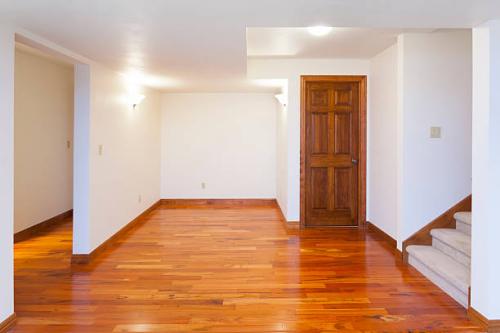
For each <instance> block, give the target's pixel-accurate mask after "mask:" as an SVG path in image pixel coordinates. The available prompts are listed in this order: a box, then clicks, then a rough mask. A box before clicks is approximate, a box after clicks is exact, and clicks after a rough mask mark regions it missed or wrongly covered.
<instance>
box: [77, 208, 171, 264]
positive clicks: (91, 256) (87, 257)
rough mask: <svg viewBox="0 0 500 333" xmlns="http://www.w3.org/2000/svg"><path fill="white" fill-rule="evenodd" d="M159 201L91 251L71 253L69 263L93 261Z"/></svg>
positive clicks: (139, 221) (135, 224) (136, 223)
mask: <svg viewBox="0 0 500 333" xmlns="http://www.w3.org/2000/svg"><path fill="white" fill-rule="evenodd" d="M160 203H161V200H158V201H157V202H155V203H154V204H153V205H152V206H151V207H149V208H148V209H146V210H145V211H144V212H142V213H141V214H140V215H139V216H137V217H136V218H135V219H133V220H132V221H130V222H129V223H127V224H126V225H125V226H124V227H123V228H121V229H120V230H118V231H117V232H116V233H115V234H114V235H113V236H111V237H110V238H108V239H107V240H106V241H104V242H103V243H102V244H101V245H99V246H98V247H97V248H95V249H94V250H93V251H92V252H90V253H88V254H73V255H72V256H71V264H74V265H86V264H89V263H90V262H91V261H93V260H94V259H95V258H96V257H97V256H99V255H100V254H101V253H102V252H104V250H106V249H107V248H108V247H109V246H110V245H112V244H113V243H114V242H116V240H117V239H118V238H120V237H122V236H123V235H125V234H126V233H127V232H128V231H129V230H130V229H131V228H133V227H135V226H137V225H138V224H140V223H141V222H143V221H144V219H143V218H144V217H145V216H146V215H148V214H149V213H151V212H152V211H153V210H154V209H156V208H157V207H158V206H159V205H160Z"/></svg>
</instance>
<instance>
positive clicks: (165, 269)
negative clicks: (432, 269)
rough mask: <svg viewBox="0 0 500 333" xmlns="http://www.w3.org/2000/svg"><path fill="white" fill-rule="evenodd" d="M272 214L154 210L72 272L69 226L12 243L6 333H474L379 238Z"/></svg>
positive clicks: (456, 309)
mask: <svg viewBox="0 0 500 333" xmlns="http://www.w3.org/2000/svg"><path fill="white" fill-rule="evenodd" d="M279 216H280V215H279V212H278V210H277V209H276V208H274V207H246V208H243V207H242V208H228V209H216V208H184V209H171V208H166V207H160V208H158V209H156V210H155V211H153V212H152V213H151V214H150V215H149V216H148V217H147V218H145V219H144V223H142V224H141V225H139V226H137V227H136V228H134V229H133V230H131V232H130V233H128V234H127V235H125V236H124V237H123V238H121V239H120V240H119V242H118V243H117V244H116V245H115V246H112V247H110V248H109V249H108V250H106V252H105V253H104V254H103V255H102V256H100V257H99V258H98V259H97V260H96V261H95V262H94V263H93V264H90V265H88V266H83V268H81V269H78V270H75V269H73V270H72V268H71V266H70V255H71V224H70V223H68V224H66V225H63V226H60V227H58V228H57V229H55V230H52V231H51V232H49V233H47V234H45V235H41V236H39V237H37V238H34V239H31V240H28V241H24V242H21V243H18V244H16V245H15V310H16V312H17V315H18V322H17V325H16V326H15V327H14V328H13V329H12V330H11V332H49V333H58V332H92V333H100V332H169V333H170V332H228V333H234V332H260V333H262V332H424V331H425V332H427V331H441V332H443V331H446V332H451V331H454V332H458V331H461V332H465V331H478V329H477V328H476V327H474V326H473V325H472V324H471V323H470V322H469V321H468V320H467V317H466V312H465V310H464V309H463V308H461V307H460V306H459V305H458V304H457V303H456V302H455V301H454V300H452V299H451V298H450V297H448V296H447V295H445V294H444V293H443V292H442V291H440V290H439V289H438V288H437V287H435V286H434V285H433V284H431V283H430V282H429V281H427V280H426V279H425V278H424V277H423V276H421V275H420V274H419V273H418V272H417V271H415V270H414V269H412V268H409V267H407V266H405V265H404V264H403V263H402V262H401V260H400V259H399V258H398V257H396V256H395V255H394V254H393V253H392V252H391V249H390V248H388V247H387V245H386V244H385V243H384V242H383V241H382V240H381V239H377V238H376V235H374V234H364V233H363V232H360V231H358V230H356V229H308V230H305V231H298V230H287V229H286V228H285V227H284V225H283V223H282V222H281V221H280V218H279Z"/></svg>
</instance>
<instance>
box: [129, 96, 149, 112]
mask: <svg viewBox="0 0 500 333" xmlns="http://www.w3.org/2000/svg"><path fill="white" fill-rule="evenodd" d="M144 98H146V96H144V95H136V96H132V97H131V98H130V102H131V104H132V108H133V109H134V110H135V108H136V107H137V105H139V104H141V102H142V101H143V100H144Z"/></svg>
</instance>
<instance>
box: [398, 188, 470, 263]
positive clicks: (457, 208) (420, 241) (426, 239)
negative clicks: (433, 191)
mask: <svg viewBox="0 0 500 333" xmlns="http://www.w3.org/2000/svg"><path fill="white" fill-rule="evenodd" d="M471 208H472V196H471V195H469V196H467V197H466V198H464V199H462V200H461V201H459V202H458V203H457V204H455V205H454V206H453V207H451V208H450V209H448V210H447V211H446V212H444V213H443V214H441V215H440V216H438V217H437V218H435V219H434V220H433V221H431V222H430V223H428V224H427V225H426V226H424V227H423V228H422V229H420V230H418V231H417V232H416V233H414V234H413V235H411V236H410V237H409V238H408V239H407V240H405V241H404V242H403V260H404V261H405V262H408V252H406V248H407V247H408V246H410V245H432V237H431V233H430V232H431V230H432V229H437V228H450V229H453V228H455V227H456V221H455V219H454V218H453V215H455V213H457V212H463V211H471Z"/></svg>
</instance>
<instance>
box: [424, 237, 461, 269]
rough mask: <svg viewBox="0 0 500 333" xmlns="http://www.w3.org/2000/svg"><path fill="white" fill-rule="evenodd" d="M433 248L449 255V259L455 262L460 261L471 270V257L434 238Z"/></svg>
mask: <svg viewBox="0 0 500 333" xmlns="http://www.w3.org/2000/svg"><path fill="white" fill-rule="evenodd" d="M432 246H433V247H435V248H436V249H438V250H439V251H441V252H443V253H444V254H446V255H448V256H449V257H451V258H453V260H455V261H458V262H459V263H461V264H462V265H464V266H466V267H468V268H470V256H467V255H466V254H464V253H463V252H461V251H458V250H456V249H454V248H452V247H451V246H449V245H448V244H445V243H443V242H441V241H440V240H439V239H437V238H432Z"/></svg>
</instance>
